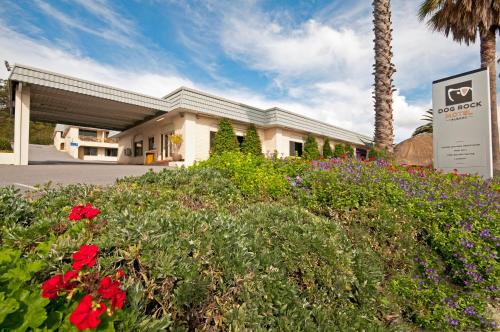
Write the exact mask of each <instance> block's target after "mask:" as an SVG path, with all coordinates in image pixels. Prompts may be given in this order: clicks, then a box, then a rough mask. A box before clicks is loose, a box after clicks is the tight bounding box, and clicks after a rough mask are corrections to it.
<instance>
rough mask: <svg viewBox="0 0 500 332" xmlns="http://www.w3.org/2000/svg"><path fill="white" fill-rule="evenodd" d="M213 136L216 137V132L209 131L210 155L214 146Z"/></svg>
mask: <svg viewBox="0 0 500 332" xmlns="http://www.w3.org/2000/svg"><path fill="white" fill-rule="evenodd" d="M215 135H217V132H216V131H213V130H211V131H210V143H209V144H210V147H209V150H210V153H211V152H212V150H213V148H214V144H215Z"/></svg>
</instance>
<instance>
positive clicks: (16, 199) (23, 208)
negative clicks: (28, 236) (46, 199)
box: [0, 187, 35, 228]
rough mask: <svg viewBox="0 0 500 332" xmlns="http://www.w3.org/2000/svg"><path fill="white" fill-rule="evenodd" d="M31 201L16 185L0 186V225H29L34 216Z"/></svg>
mask: <svg viewBox="0 0 500 332" xmlns="http://www.w3.org/2000/svg"><path fill="white" fill-rule="evenodd" d="M34 212H35V211H34V209H33V207H32V206H31V205H30V203H29V202H28V201H27V200H26V199H25V198H24V197H23V196H22V195H21V193H20V192H19V190H18V189H14V187H3V188H0V226H2V227H9V228H11V227H14V226H15V225H21V226H27V225H29V224H30V223H31V221H32V219H33V217H34Z"/></svg>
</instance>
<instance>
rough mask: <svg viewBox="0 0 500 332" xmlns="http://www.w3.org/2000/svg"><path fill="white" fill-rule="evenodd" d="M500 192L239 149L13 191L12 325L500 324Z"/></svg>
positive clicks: (1, 235) (7, 232)
mask: <svg viewBox="0 0 500 332" xmlns="http://www.w3.org/2000/svg"><path fill="white" fill-rule="evenodd" d="M499 190H500V184H499V183H498V181H483V180H481V179H479V178H476V177H471V176H463V175H458V174H449V175H442V174H438V173H435V172H434V171H432V170H430V169H425V168H424V169H420V168H405V167H400V166H394V165H392V164H389V163H386V162H384V161H373V162H366V163H362V162H358V161H354V160H347V159H331V160H328V161H317V162H312V163H307V162H303V161H300V160H293V159H291V160H285V161H282V160H266V159H264V158H259V157H251V156H244V155H241V154H238V153H230V154H223V155H221V156H217V157H214V158H212V159H211V160H209V161H207V162H203V163H201V164H199V165H197V166H195V167H193V168H191V169H189V170H178V171H163V172H161V173H159V174H157V173H152V172H151V173H148V174H146V175H144V176H142V177H138V178H127V179H124V180H121V181H119V182H118V183H117V184H115V185H114V186H111V187H107V188H99V187H92V186H84V185H81V186H80V185H78V186H66V187H63V188H58V189H50V188H45V189H43V190H41V191H40V192H36V193H33V194H32V195H31V196H28V197H26V196H21V195H20V194H19V193H16V192H15V191H14V190H13V189H11V188H4V189H0V220H1V232H0V245H1V246H0V261H1V264H0V330H16V329H17V330H19V331H25V330H28V329H35V328H40V329H45V330H55V329H60V330H64V331H66V330H78V329H85V328H95V329H97V330H109V331H112V330H115V329H116V330H121V331H143V330H148V331H155V330H169V329H172V330H195V329H197V330H242V329H250V330H259V329H261V330H269V329H271V330H293V331H297V330H332V329H338V330H362V329H365V330H369V331H372V330H418V329H435V330H494V329H495V328H496V327H495V324H496V323H495V319H497V318H495V315H497V314H498V309H497V308H498V289H497V287H498V285H499V270H500V269H499V261H498V248H499V246H500V239H499V236H500V235H499V227H500V226H499V222H498V221H499V220H500V212H499V210H500V192H499Z"/></svg>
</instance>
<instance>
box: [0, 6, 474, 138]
mask: <svg viewBox="0 0 500 332" xmlns="http://www.w3.org/2000/svg"><path fill="white" fill-rule="evenodd" d="M419 4H420V1H417V0H392V21H393V29H394V31H393V52H394V58H393V62H394V64H395V66H396V70H397V72H396V74H395V75H394V84H395V88H396V91H395V92H394V105H393V107H394V127H395V141H396V142H399V141H401V140H403V139H406V138H408V137H410V135H411V133H412V132H413V130H414V129H415V128H416V127H417V126H418V125H420V124H422V123H423V122H422V121H421V118H422V116H423V114H424V113H425V111H426V110H427V109H429V108H430V107H431V84H432V81H434V80H436V79H439V78H443V77H447V76H451V75H454V74H457V73H461V72H464V71H468V70H473V69H476V68H478V67H479V66H480V58H479V45H478V44H475V45H471V46H466V45H464V44H462V45H461V44H458V43H456V42H453V41H452V40H451V39H447V38H446V37H445V36H443V35H441V34H440V33H436V32H432V31H431V30H430V29H429V28H428V27H427V25H426V24H425V22H420V21H419V20H418V18H417V12H418V6H419ZM0 60H7V61H9V63H11V64H14V63H21V64H25V65H29V66H33V67H38V68H42V69H47V70H51V71H56V72H59V73H62V74H66V75H71V76H76V77H79V78H83V79H87V80H91V81H96V82H99V83H103V84H108V85H112V86H115V87H119V88H122V89H127V90H132V91H136V92H140V93H145V94H148V95H151V96H155V97H162V96H164V95H166V94H167V93H169V92H171V91H173V90H174V89H176V88H178V87H180V86H187V87H191V88H195V89H199V90H202V91H205V92H209V93H213V94H216V95H218V96H221V97H225V98H228V99H231V100H235V101H238V102H241V103H245V104H249V105H252V106H256V107H260V108H264V109H266V108H270V107H273V106H277V107H281V108H284V109H287V110H289V111H292V112H295V113H299V114H302V115H305V116H308V117H311V118H314V119H318V120H321V121H325V122H328V123H330V124H333V125H337V126H340V127H343V128H346V129H350V130H353V131H356V132H358V133H362V134H366V135H369V136H372V135H373V131H374V127H373V122H374V110H373V98H372V85H373V75H372V71H373V68H372V66H373V63H374V60H373V32H372V8H371V0H349V1H345V0H333V1H323V0H295V1H286V0H274V1H259V0H249V1H235V0H233V1H231V0H229V1H223V0H218V1H215V0H205V1H189V0H179V1H177V0H128V1H119V0H116V1H112V0H51V1H48V0H17V1H2V5H1V6H0ZM7 76H8V72H7V71H6V69H5V67H4V66H1V68H0V78H6V77H7Z"/></svg>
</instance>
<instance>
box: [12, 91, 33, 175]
mask: <svg viewBox="0 0 500 332" xmlns="http://www.w3.org/2000/svg"><path fill="white" fill-rule="evenodd" d="M14 112H15V117H14V155H15V157H14V165H28V149H29V137H30V87H29V86H28V85H27V84H23V83H18V84H17V86H16V100H15V108H14Z"/></svg>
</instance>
